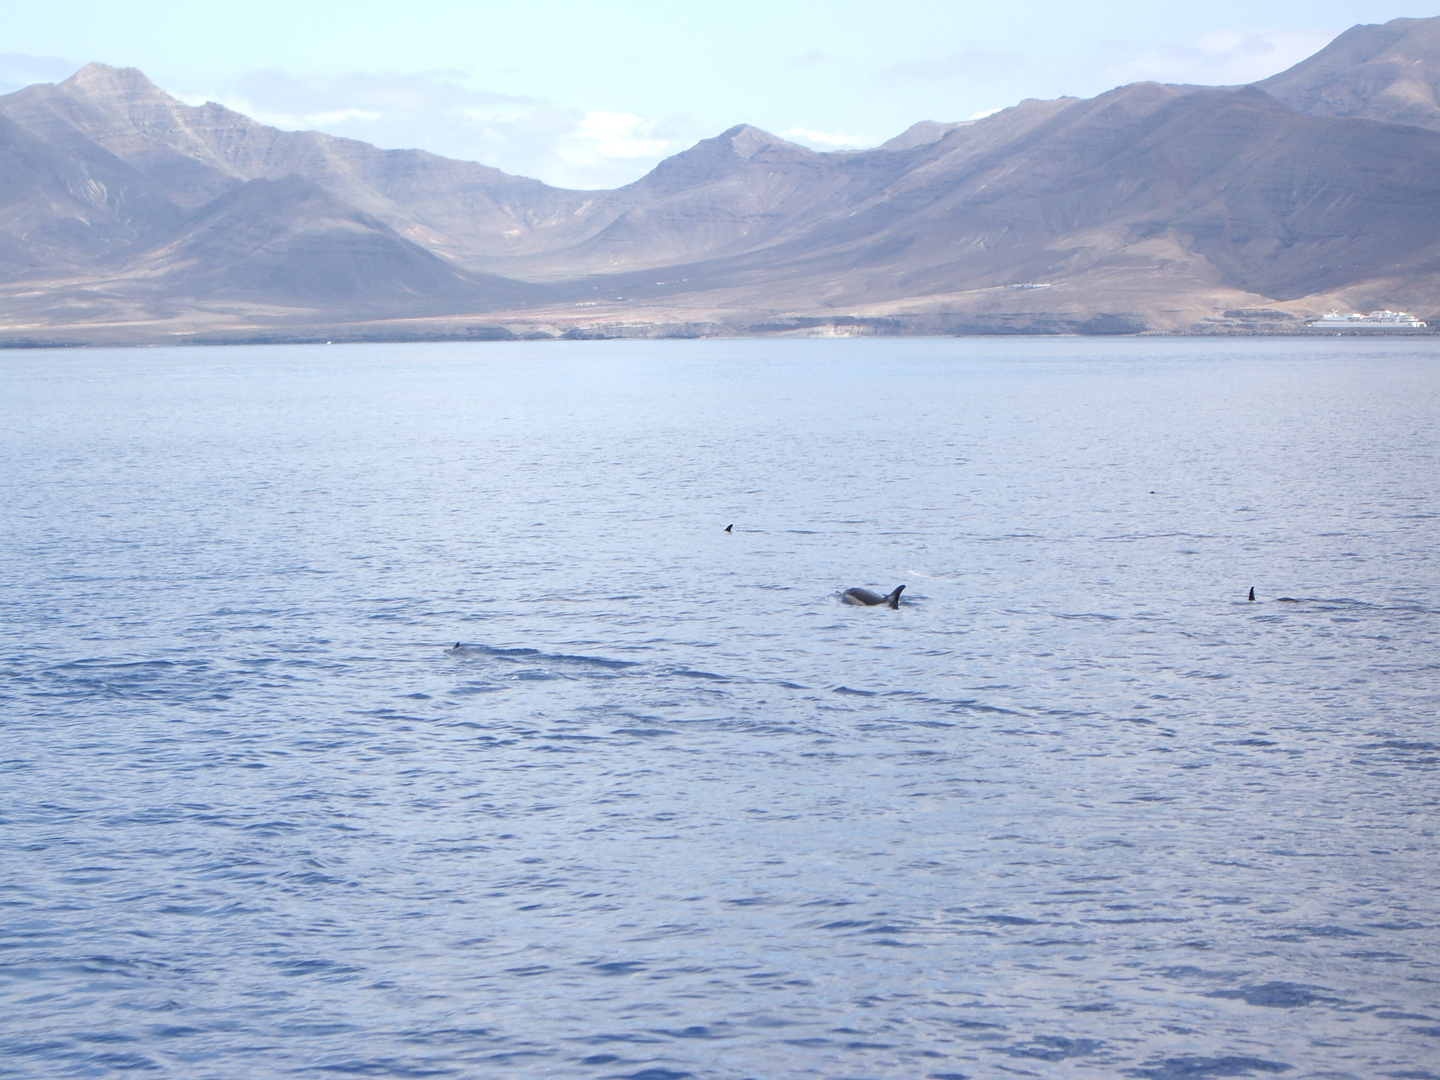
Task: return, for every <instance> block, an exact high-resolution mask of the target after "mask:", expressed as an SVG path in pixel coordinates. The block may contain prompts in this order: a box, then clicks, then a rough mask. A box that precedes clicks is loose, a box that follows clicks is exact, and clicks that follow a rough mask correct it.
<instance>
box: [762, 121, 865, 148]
mask: <svg viewBox="0 0 1440 1080" xmlns="http://www.w3.org/2000/svg"><path fill="white" fill-rule="evenodd" d="M780 137H781V138H782V139H789V140H790V141H791V142H795V143H800V144H801V145H802V146H808V147H810V149H812V150H839V149H841V148H843V147H862V146H873V145H875V140H873V139H870V138H868V137H866V136H857V135H844V134H841V133H839V132H833V133H832V132H829V131H812V130H811V129H810V128H798V127H796V128H787V129H786V130H784V131H782V132H780Z"/></svg>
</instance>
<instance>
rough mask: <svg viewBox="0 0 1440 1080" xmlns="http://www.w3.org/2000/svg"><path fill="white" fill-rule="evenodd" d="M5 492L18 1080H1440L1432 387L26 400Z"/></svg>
mask: <svg viewBox="0 0 1440 1080" xmlns="http://www.w3.org/2000/svg"><path fill="white" fill-rule="evenodd" d="M0 440H3V454H4V457H3V460H4V463H5V466H4V469H3V472H0V507H3V509H0V526H3V550H0V576H3V594H0V602H3V609H0V860H3V861H0V867H3V874H0V1075H4V1076H13V1077H26V1078H42V1077H79V1076H87V1077H90V1076H94V1077H99V1076H112V1075H118V1074H120V1073H132V1072H134V1073H142V1074H143V1073H149V1074H153V1075H157V1076H166V1077H183V1078H187V1080H188V1078H211V1077H213V1078H236V1077H241V1078H249V1077H254V1078H263V1077H282V1076H292V1075H321V1076H323V1075H341V1076H343V1075H359V1076H378V1077H387V1076H438V1077H447V1076H458V1077H478V1076H485V1077H488V1076H495V1077H517V1078H532V1077H534V1078H541V1077H545V1078H548V1077H578V1078H589V1077H596V1078H600V1077H629V1078H633V1080H681V1078H685V1077H696V1078H725V1080H731V1078H743V1077H753V1078H761V1077H764V1078H770V1077H775V1078H780V1077H821V1078H827V1080H828V1078H851V1077H853V1078H868V1077H885V1078H890V1077H895V1078H911V1077H914V1078H950V1080H953V1078H957V1077H999V1076H1039V1077H1073V1076H1091V1075H1093V1076H1098V1077H1139V1078H1157V1080H1181V1078H1185V1080H1198V1078H1203V1077H1229V1076H1266V1075H1278V1074H1284V1075H1285V1076H1287V1077H1363V1078H1370V1077H1384V1076H1390V1077H1411V1078H1418V1077H1434V1076H1437V1075H1440V910H1437V907H1440V900H1437V885H1440V861H1437V860H1440V844H1437V840H1436V827H1437V823H1440V806H1437V799H1440V783H1437V780H1440V771H1437V766H1440V556H1437V553H1440V516H1437V515H1440V492H1437V487H1440V343H1434V342H1428V341H1414V340H1407V341H1354V340H1344V341H1304V342H1254V341H1242V342H1233V341H1232V342H1225V341H1164V340H1161V341H1149V340H1130V341H1097V340H1053V341H1041V340H1032V341H1026V340H1000V341H997V340H970V341H901V342H874V341H839V342H803V341H784V342H776V341H764V342H739V343H737V342H689V343H620V342H611V343H599V342H591V343H575V344H560V343H536V344H525V345H503V344H481V345H456V346H443V345H419V346H400V345H393V346H373V347H371V346H366V347H344V348H342V347H328V348H327V347H294V348H291V347H279V348H224V349H221V348H215V349H204V350H191V349H173V350H164V349H157V350H130V351H48V352H11V353H5V354H0ZM731 523H733V524H734V531H733V532H732V533H728V534H727V533H725V532H724V531H723V530H724V528H725V526H726V525H729V524H731ZM901 583H903V584H905V585H906V586H907V590H906V592H905V594H904V601H905V602H904V604H903V606H902V607H901V608H900V609H899V610H898V611H891V610H888V609H885V608H876V609H867V608H853V607H847V606H845V605H843V604H841V603H840V601H839V597H838V594H839V593H840V591H841V590H843V589H845V588H846V587H849V586H855V585H863V586H867V587H870V588H873V589H877V590H879V591H881V592H888V591H889V590H890V589H891V588H893V587H894V586H895V585H898V584H901ZM1252 585H1253V586H1254V587H1255V590H1256V594H1257V598H1258V599H1257V601H1256V602H1255V603H1250V602H1248V601H1247V600H1246V592H1247V590H1248V589H1249V588H1250V587H1251V586H1252ZM1281 597H1288V598H1291V600H1290V601H1282V600H1281V599H1280V598H1281ZM457 642H458V643H459V646H458V648H457V647H456V646H457Z"/></svg>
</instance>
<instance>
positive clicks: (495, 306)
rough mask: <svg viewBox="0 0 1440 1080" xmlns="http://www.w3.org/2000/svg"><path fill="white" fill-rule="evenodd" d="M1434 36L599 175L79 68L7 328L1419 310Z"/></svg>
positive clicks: (33, 172) (19, 243)
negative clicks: (1207, 77)
mask: <svg viewBox="0 0 1440 1080" xmlns="http://www.w3.org/2000/svg"><path fill="white" fill-rule="evenodd" d="M1437 41H1440V19H1430V20H1397V21H1396V22H1394V23H1388V24H1386V25H1385V26H1383V27H1357V28H1356V29H1355V30H1352V31H1350V32H1348V33H1347V34H1345V35H1342V36H1341V37H1340V38H1339V39H1337V40H1336V42H1335V43H1333V44H1332V45H1331V46H1330V47H1328V48H1327V49H1326V50H1323V51H1322V52H1321V53H1319V54H1317V56H1316V57H1314V58H1312V59H1311V60H1308V61H1305V62H1304V63H1302V64H1299V65H1297V66H1296V67H1294V68H1292V69H1291V70H1290V71H1289V72H1285V73H1282V74H1281V75H1279V76H1276V77H1275V78H1274V79H1270V80H1266V82H1265V83H1264V84H1261V86H1257V87H1248V88H1238V89H1237V88H1203V87H1189V86H1186V87H1176V86H1164V85H1160V84H1156V83H1138V84H1133V85H1130V86H1123V87H1119V88H1117V89H1115V90H1112V91H1110V92H1109V93H1106V94H1101V95H1099V96H1098V97H1095V98H1091V99H1088V100H1077V99H1073V98H1062V99H1058V100H1054V101H1025V102H1022V103H1020V104H1019V105H1017V106H1015V107H1013V108H1011V109H1006V110H1003V111H1002V112H999V113H997V114H995V115H992V116H989V117H986V118H984V119H981V120H975V121H967V122H965V123H960V124H936V123H929V122H927V123H925V124H921V125H917V126H916V127H915V128H912V129H911V130H910V131H909V132H907V133H905V134H904V135H902V136H899V137H897V138H896V139H894V140H891V142H890V143H887V144H885V145H883V146H880V147H877V148H874V149H871V150H864V151H854V152H835V153H819V152H816V151H813V150H809V149H807V148H805V147H803V146H798V145H796V144H794V143H791V142H787V141H786V140H784V139H781V138H778V137H777V136H774V135H771V134H769V133H767V132H764V131H761V130H759V129H757V128H754V127H750V126H747V125H743V124H742V125H738V126H736V127H733V128H731V129H729V130H728V131H725V132H723V133H722V134H720V135H718V136H716V137H714V138H711V139H705V140H702V141H701V142H699V143H698V144H696V145H695V146H693V147H691V148H690V149H688V150H686V151H684V152H683V153H680V154H677V155H675V156H674V157H671V158H669V159H667V160H665V161H663V162H661V163H660V164H659V165H658V166H657V167H656V168H655V169H653V170H652V171H651V172H650V173H649V174H648V175H646V176H644V177H642V178H641V179H639V180H637V181H636V182H634V183H632V184H629V185H627V186H625V187H623V188H619V189H616V190H614V191H602V192H580V191H563V190H559V189H555V188H550V187H547V186H546V185H544V184H541V183H539V182H538V181H534V180H526V179H523V178H520V177H512V176H507V175H506V174H504V173H501V172H499V171H498V170H494V169H489V168H487V167H485V166H482V165H476V164H472V163H467V162H456V161H448V160H446V159H444V158H439V157H436V156H434V155H430V154H425V153H423V152H420V151H396V150H380V149H377V148H375V147H371V146H367V145H365V144H363V143H358V142H354V141H353V140H345V139H337V138H335V137H333V136H329V135H324V134H321V133H318V132H284V131H278V130H276V129H274V128H269V127H266V126H264V125H262V124H258V123H256V122H255V121H253V120H251V119H249V118H248V117H244V116H242V115H240V114H238V113H235V112H233V111H231V110H228V109H225V108H223V107H222V106H219V105H213V104H211V105H205V106H201V107H198V108H195V107H191V106H188V105H185V104H184V103H182V102H179V101H176V100H175V99H173V98H171V97H169V96H168V95H166V94H164V93H163V92H161V91H160V90H159V89H158V88H156V87H155V86H154V85H153V84H151V83H150V82H149V81H148V80H147V79H145V78H144V76H143V75H141V74H140V73H139V72H136V71H133V70H123V69H115V68H107V67H104V66H103V65H89V66H87V67H86V68H84V69H82V70H81V71H80V72H79V73H77V74H76V75H75V76H74V77H73V78H71V79H69V80H66V81H65V82H63V83H60V84H58V85H55V86H33V87H29V88H27V89H25V90H23V91H20V92H19V93H16V94H12V95H9V96H7V97H4V98H0V286H3V287H0V303H3V304H4V305H5V306H4V308H3V310H4V311H5V312H8V313H9V314H8V315H0V318H9V319H10V322H9V323H8V325H10V326H14V327H18V326H20V325H22V323H23V325H24V326H27V327H34V326H45V325H79V324H81V323H87V321H88V324H89V325H96V326H98V325H101V324H102V323H103V324H104V325H105V326H111V327H119V326H122V325H123V326H143V325H151V324H154V323H155V322H156V320H163V319H171V320H172V322H174V325H177V326H178V325H182V324H183V326H184V327H185V328H186V329H185V330H183V331H177V332H185V333H189V332H192V329H191V328H196V327H201V328H203V327H204V326H205V325H209V324H208V323H207V320H212V321H213V319H215V318H221V317H222V316H223V318H224V319H228V320H229V322H228V323H227V325H230V326H232V327H239V326H241V325H242V324H245V325H249V323H247V322H246V320H249V322H250V323H255V325H260V324H261V323H266V320H268V321H269V323H273V324H275V325H279V324H282V323H283V324H285V325H291V326H298V325H314V324H317V323H321V322H325V321H326V320H339V321H341V322H351V323H356V322H365V321H367V320H369V321H373V320H377V319H395V318H404V319H422V318H423V319H429V320H432V322H429V323H426V324H425V325H426V326H427V327H433V326H436V325H439V324H438V323H434V322H433V320H434V319H437V318H442V317H445V318H449V317H453V319H455V320H464V319H470V318H473V317H475V316H476V315H478V314H480V313H487V312H488V313H492V315H493V314H494V313H497V312H500V313H502V314H500V315H496V316H495V317H497V318H501V320H502V321H505V320H509V321H511V322H514V323H515V324H516V325H517V326H518V325H521V324H523V325H524V326H527V327H530V328H531V329H533V330H534V332H536V333H544V334H553V333H558V332H561V331H562V330H565V329H566V328H569V329H571V330H574V331H575V332H576V333H580V334H581V335H582V336H583V335H584V334H587V333H591V332H592V330H593V332H596V333H610V332H612V331H615V328H617V327H618V328H620V329H619V330H618V331H616V332H623V333H630V332H643V333H648V332H658V331H654V330H653V328H654V327H659V326H669V325H678V326H681V327H682V330H683V332H686V333H689V332H691V331H690V330H688V329H683V328H684V327H689V326H711V327H714V326H725V327H729V328H732V329H736V328H744V327H747V326H769V327H776V326H781V327H783V326H787V325H811V324H814V323H815V322H816V321H817V320H819V321H824V320H834V319H837V318H842V319H852V320H853V319H866V320H871V321H872V323H873V324H874V325H877V326H878V325H885V326H888V327H891V328H893V329H899V330H906V331H915V332H921V331H927V330H928V331H931V332H937V331H942V330H953V329H957V328H961V329H977V328H979V329H987V328H988V329H995V330H1006V331H1016V330H1027V329H1028V330H1032V331H1033V330H1073V329H1081V330H1084V329H1086V328H1089V329H1093V330H1119V329H1130V330H1134V329H1143V328H1146V327H1149V328H1168V329H1183V328H1187V327H1190V326H1195V325H1199V326H1212V325H1214V326H1226V327H1231V328H1234V327H1237V326H1239V327H1244V326H1252V325H1254V323H1253V320H1251V321H1250V322H1247V321H1246V320H1247V319H1251V316H1248V315H1245V314H1244V313H1245V312H1247V311H1258V312H1261V315H1260V316H1256V318H1260V319H1261V320H1262V322H1264V323H1265V325H1266V326H1267V327H1272V328H1273V327H1276V326H1280V325H1282V324H1284V322H1285V320H1290V321H1291V322H1295V323H1297V324H1298V322H1299V321H1300V320H1301V319H1303V318H1304V317H1308V316H1309V315H1311V314H1319V313H1320V312H1323V311H1324V310H1326V309H1328V308H1329V307H1331V306H1338V305H1346V306H1350V305H1353V306H1360V307H1365V306H1402V307H1411V308H1418V309H1419V311H1420V312H1421V313H1422V314H1427V315H1428V314H1433V313H1434V312H1435V310H1436V308H1437V307H1440V214H1437V212H1436V207H1437V206H1440V123H1437V124H1434V125H1433V127H1428V128H1427V125H1430V120H1429V119H1427V118H1428V117H1429V116H1430V114H1429V113H1428V112H1426V109H1428V108H1430V107H1431V105H1433V101H1434V94H1433V90H1434V87H1435V85H1436V84H1437V80H1440V49H1437V48H1436V47H1435V46H1436V43H1437ZM1262 87H1268V88H1269V89H1272V90H1274V91H1275V93H1276V94H1279V95H1281V96H1282V97H1285V98H1287V100H1288V102H1289V103H1287V101H1282V100H1280V99H1278V98H1277V97H1275V96H1272V95H1271V94H1270V93H1268V92H1267V91H1266V89H1263V88H1262ZM1427 88H1428V89H1427ZM1427 95H1428V96H1427ZM1426 102H1430V105H1427V104H1426ZM1396 117H1399V118H1401V119H1403V120H1404V121H1405V122H1404V123H1396V122H1391V120H1393V119H1394V118H1396ZM502 275H503V276H502ZM5 281H8V282H10V284H9V285H3V283H4V282H5ZM1227 311H1238V312H1240V314H1239V315H1235V316H1233V317H1232V316H1231V315H1226V314H1225V312H1227ZM167 312H168V313H169V314H167ZM17 313H20V314H17ZM22 315H23V319H22V318H21V316H22ZM487 317H490V316H487ZM17 320H18V321H17ZM174 320H178V321H174ZM255 320H259V322H258V323H256V322H255ZM875 320H879V321H878V322H875ZM1237 320H1238V321H1237ZM417 325H418V324H417ZM456 325H459V324H458V323H457V324H456ZM627 327H630V328H634V327H640V328H641V329H640V330H633V329H626V328H627ZM645 327H650V328H652V329H651V330H645V329H644V328H645ZM595 328H598V329H595ZM97 332H98V331H97ZM126 332H127V333H130V332H131V331H128V330H127V331H126ZM426 332H431V331H430V330H426ZM527 332H528V331H527ZM134 333H136V334H141V333H142V331H139V330H136V331H134ZM327 336H328V335H327Z"/></svg>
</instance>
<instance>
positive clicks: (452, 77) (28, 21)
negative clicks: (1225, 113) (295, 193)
mask: <svg viewBox="0 0 1440 1080" xmlns="http://www.w3.org/2000/svg"><path fill="white" fill-rule="evenodd" d="M1437 13H1440V12H1437V11H1434V10H1417V9H1415V8H1410V7H1403V6H1400V5H1398V4H1394V3H1389V2H1382V0H1355V2H1350V3H1340V2H1335V0H1306V2H1305V3H1299V2H1297V0H1246V2H1243V3H1242V2H1240V0H1212V2H1210V3H1208V4H1195V3H1187V4H1183V5H1182V4H1169V3H1164V2H1158V3H1157V2H1154V0H1148V2H1142V0H1119V2H1112V3H1104V4H1098V5H1097V4H1090V5H1079V4H1075V3H1074V2H1073V0H1063V2H1062V0H1011V2H1009V3H993V2H991V3H984V4H980V3H967V2H964V0H950V2H948V3H942V2H934V0H886V2H885V3H880V2H876V0H870V2H866V3H861V2H857V0H826V2H823V3H820V2H811V0H727V2H726V3H724V4H717V3H685V2H684V0H678V2H677V0H669V2H665V3H661V2H659V0H610V2H608V3H605V4H600V3H593V2H592V3H577V2H573V0H527V2H525V3H505V4H501V3H492V2H487V0H478V2H468V3H466V2H460V0H405V2H403V3H396V2H395V0H283V2H282V0H232V2H231V3H228V4H197V3H196V2H195V0H184V2H183V3H182V2H179V0H143V2H141V0H103V2H100V0H48V2H46V3H37V2H35V0H0V93H6V92H9V91H11V90H15V89H18V88H19V87H21V86H24V85H27V84H29V83H32V82H56V81H59V80H62V79H65V78H67V77H68V76H69V75H71V74H73V73H74V71H75V70H76V69H77V68H79V67H80V66H81V65H83V64H85V63H87V62H90V61H101V62H103V63H107V64H112V65H115V66H117V67H137V68H139V69H140V70H142V71H143V72H145V74H146V75H148V76H149V77H150V78H151V79H152V80H153V81H154V82H155V83H156V84H157V85H159V86H160V87H161V88H162V89H164V90H166V91H168V92H169V93H171V94H173V95H175V96H176V97H178V98H180V99H181V100H183V101H186V102H189V103H190V104H200V103H202V102H204V101H218V102H221V103H222V104H225V105H228V106H230V107H232V108H235V109H238V110H240V111H241V112H244V113H246V114H248V115H250V116H253V117H255V118H256V119H258V120H261V121H263V122H264V123H267V124H273V125H275V126H276V127H282V128H287V129H306V128H314V129H317V130H320V131H327V132H331V133H333V134H337V135H346V136H350V137H352V138H357V139H363V140H364V141H366V142H370V143H374V144H376V145H378V146H383V147H387V148H394V147H420V148H423V149H426V150H431V151H434V152H436V153H440V154H445V155H447V156H449V157H457V158H464V159H467V160H472V161H481V162H484V163H485V164H487V165H493V166H495V167H497V168H501V169H504V170H505V171H506V172H511V173H518V174H520V175H523V176H533V177H538V178H539V179H541V180H544V181H546V182H547V183H551V184H557V185H560V186H564V187H579V188H599V187H615V186H619V185H621V184H625V183H629V182H630V181H632V180H635V179H638V178H639V177H640V176H642V175H644V173H646V172H647V171H649V169H651V168H652V167H653V166H654V165H655V164H656V163H657V162H658V161H660V160H661V159H662V158H665V157H668V156H669V155H671V154H674V153H677V152H678V151H680V150H683V149H685V148H686V147H688V146H691V145H693V144H694V143H695V142H696V141H697V140H699V139H703V138H709V137H710V136H713V135H717V134H719V133H720V132H721V131H724V130H725V129H726V128H729V127H731V126H733V125H735V124H738V123H748V124H754V125H755V126H757V127H760V128H764V129H765V130H767V131H771V132H774V133H775V134H778V135H781V136H783V137H785V138H787V139H791V140H793V141H795V142H798V143H802V144H804V145H806V146H810V147H813V148H815V149H817V150H837V149H854V148H859V147H865V146H874V145H877V144H879V143H881V142H884V141H885V140H886V139H888V138H890V137H892V136H894V135H897V134H899V133H900V132H901V131H903V130H904V129H905V128H907V127H909V126H910V125H911V124H913V123H915V122H916V121H919V120H941V121H954V120H968V119H971V118H974V117H977V116H983V115H985V114H987V113H989V112H992V111H995V110H997V109H1001V108H1004V107H1006V106H1008V105H1013V104H1015V103H1016V102H1018V101H1021V100H1023V99H1024V98H1054V97H1060V96H1063V95H1076V96H1081V97H1090V96H1093V95H1095V94H1097V93H1101V92H1103V91H1105V90H1108V89H1110V88H1111V87H1114V86H1119V85H1122V84H1124V83H1128V82H1135V81H1138V80H1142V79H1155V80H1159V81H1163V82H1186V83H1203V84H1210V85H1227V84H1233V83H1245V82H1251V81H1254V80H1256V79H1261V78H1264V77H1265V76H1267V75H1272V74H1274V73H1275V72H1277V71H1282V70H1284V69H1285V68H1287V67H1289V66H1290V65H1292V64H1294V63H1296V62H1297V61H1299V60H1302V59H1304V58H1305V57H1306V56H1308V55H1310V54H1311V53H1313V52H1315V51H1317V50H1318V49H1320V48H1321V47H1323V46H1324V45H1325V44H1326V43H1327V42H1328V41H1330V40H1331V39H1332V38H1334V37H1335V36H1336V35H1337V34H1339V33H1340V32H1342V31H1343V30H1345V29H1347V28H1348V27H1350V26H1353V25H1355V24H1357V23H1377V22H1385V21H1388V20H1389V19H1393V18H1400V17H1426V16H1430V15H1435V14H1437Z"/></svg>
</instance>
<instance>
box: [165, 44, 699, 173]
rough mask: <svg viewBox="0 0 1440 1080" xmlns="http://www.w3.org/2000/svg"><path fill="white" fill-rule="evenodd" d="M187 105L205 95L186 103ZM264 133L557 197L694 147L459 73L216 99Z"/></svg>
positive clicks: (358, 79) (355, 80)
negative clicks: (411, 151) (308, 134)
mask: <svg viewBox="0 0 1440 1080" xmlns="http://www.w3.org/2000/svg"><path fill="white" fill-rule="evenodd" d="M180 96H182V97H184V99H185V100H187V101H189V102H190V103H191V104H199V103H200V102H201V101H203V100H205V98H204V97H202V96H199V95H180ZM218 100H219V101H220V103H221V104H223V105H226V106H228V107H230V108H232V109H235V110H236V111H237V112H242V113H245V114H246V115H247V116H251V117H254V118H255V119H256V120H258V121H260V122H261V123H263V124H269V125H271V126H273V127H278V128H284V129H286V130H290V131H298V130H310V129H313V130H317V131H324V132H327V133H329V134H332V135H341V136H345V137H347V138H352V139H359V140H362V141H364V142H368V143H373V144H375V145H376V146H382V147H387V148H408V147H415V148H419V149H423V150H429V151H431V152H432V153H436V154H443V155H444V156H446V157H453V158H460V159H462V160H467V161H479V162H481V163H482V164H485V165H491V166H494V167H495V168H498V169H503V170H505V171H506V172H509V173H514V174H516V175H520V176H532V177H536V178H538V179H541V180H544V181H545V182H547V183H550V184H555V185H557V186H561V187H577V188H604V187H618V186H620V185H621V184H627V183H629V182H631V181H632V180H636V179H639V177H641V176H642V175H644V174H645V173H646V172H648V171H649V170H650V169H651V168H653V167H654V166H655V165H656V164H657V163H658V162H659V161H660V160H661V159H662V158H664V157H667V156H668V155H670V154H673V153H675V152H677V151H679V150H682V149H684V148H685V147H686V146H688V145H690V144H691V143H693V142H694V141H695V139H696V136H695V134H694V133H693V132H692V131H691V130H690V129H689V125H687V124H686V123H684V122H683V121H681V120H657V119H653V118H649V117H643V116H637V115H634V114H631V113H619V112H605V111H600V110H594V111H588V112H586V111H581V110H579V109H565V108H560V107H557V106H555V105H553V104H551V103H549V102H546V101H541V100H538V99H536V98H529V97H519V96H515V95H510V94H499V93H495V92H492V91H488V90H476V89H473V88H471V87H470V86H468V85H466V82H465V76H464V74H463V73H461V72H454V71H431V72H422V73H419V74H413V75H405V74H397V73H394V72H385V73H378V74H367V73H349V74H345V75H336V76H296V75H291V74H289V73H288V72H283V71H262V72H255V73H253V74H250V75H247V76H245V77H244V78H243V79H240V80H238V81H236V82H235V83H234V84H232V85H231V86H229V87H227V88H226V90H225V91H223V92H222V93H220V94H219V95H218Z"/></svg>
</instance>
